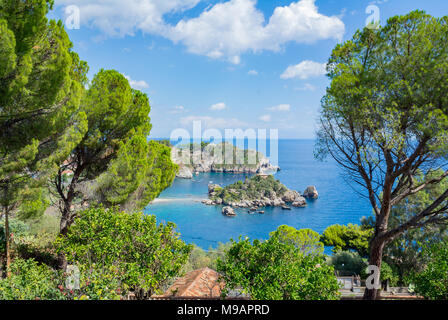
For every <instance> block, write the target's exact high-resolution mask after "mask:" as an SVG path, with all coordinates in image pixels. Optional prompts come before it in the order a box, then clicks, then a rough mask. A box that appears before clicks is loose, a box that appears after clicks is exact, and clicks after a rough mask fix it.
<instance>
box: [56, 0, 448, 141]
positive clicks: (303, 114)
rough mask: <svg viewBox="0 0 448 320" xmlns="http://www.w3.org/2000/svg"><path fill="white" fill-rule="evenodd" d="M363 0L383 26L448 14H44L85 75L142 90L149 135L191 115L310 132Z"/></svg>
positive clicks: (177, 10) (354, 8)
mask: <svg viewBox="0 0 448 320" xmlns="http://www.w3.org/2000/svg"><path fill="white" fill-rule="evenodd" d="M71 5H75V6H76V7H77V8H78V9H79V17H80V26H79V29H70V28H69V27H70V26H72V25H73V23H74V22H76V20H73V19H71V18H73V17H74V15H73V14H72V13H76V10H75V11H73V10H72V9H71V7H70V6H71ZM371 5H374V6H376V7H377V8H378V10H379V11H378V12H379V17H380V21H381V22H382V23H384V21H385V20H387V18H388V17H390V16H393V15H397V14H405V13H407V12H409V11H412V10H415V9H422V10H425V11H427V12H428V13H430V14H432V15H434V16H443V15H447V14H448V6H447V4H446V0H426V1H422V0H377V1H371V0H369V1H367V0H315V1H314V0H297V1H291V0H279V1H271V0H269V1H268V0H258V1H255V0H222V1H216V0H126V1H124V0H95V1H94V0H56V8H55V11H54V12H52V13H51V14H50V17H56V18H60V19H62V20H63V21H64V22H66V26H67V29H68V30H67V31H68V33H69V35H70V38H71V40H72V41H73V44H74V50H75V51H77V52H78V53H79V54H80V56H81V58H82V59H83V60H86V61H87V62H88V64H89V66H90V74H89V77H93V75H94V74H95V73H96V72H98V71H99V70H100V69H101V68H104V69H115V70H118V71H119V72H121V73H122V74H124V75H126V76H127V77H128V78H129V80H130V82H131V85H132V86H133V87H134V88H136V89H139V90H142V91H143V92H145V93H147V94H148V96H149V99H150V103H151V107H152V109H151V114H150V117H151V120H152V124H153V129H152V132H151V137H153V138H161V137H169V136H170V134H171V132H172V130H174V129H176V128H186V129H187V130H190V131H191V130H192V129H191V128H192V121H194V120H201V121H202V125H203V127H204V128H216V129H218V130H222V129H224V128H241V129H247V128H254V129H259V128H266V129H270V128H272V129H278V130H279V136H280V138H313V137H314V135H315V127H316V119H317V117H318V112H319V107H320V100H321V98H322V96H323V95H324V93H325V88H326V86H327V85H328V80H327V79H326V77H325V75H324V67H325V65H324V64H325V62H326V61H327V59H328V57H329V55H330V53H331V50H332V48H334V46H335V45H336V44H337V43H339V42H341V41H344V40H347V39H350V38H351V36H352V35H353V33H354V32H355V31H356V30H357V29H360V28H363V27H364V26H365V24H366V19H368V17H369V16H370V15H371V14H373V12H372V11H370V12H371V13H370V14H368V13H366V9H367V8H368V7H369V6H371ZM67 7H69V9H70V10H68V11H66V9H67Z"/></svg>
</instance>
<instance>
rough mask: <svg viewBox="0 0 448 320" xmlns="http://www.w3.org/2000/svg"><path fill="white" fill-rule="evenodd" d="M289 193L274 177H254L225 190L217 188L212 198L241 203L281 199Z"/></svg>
mask: <svg viewBox="0 0 448 320" xmlns="http://www.w3.org/2000/svg"><path fill="white" fill-rule="evenodd" d="M287 191H288V188H286V187H285V186H284V185H283V184H282V183H281V182H280V181H278V180H276V179H275V178H274V176H272V175H270V176H254V177H251V178H246V180H245V181H237V182H235V183H234V184H231V185H229V186H226V187H224V188H217V189H215V190H214V194H213V195H212V196H211V197H210V199H211V200H214V201H216V200H217V199H221V200H222V201H223V203H232V202H240V201H243V200H249V201H250V200H261V199H263V198H269V199H271V198H275V197H281V196H282V195H283V194H284V193H285V192H287Z"/></svg>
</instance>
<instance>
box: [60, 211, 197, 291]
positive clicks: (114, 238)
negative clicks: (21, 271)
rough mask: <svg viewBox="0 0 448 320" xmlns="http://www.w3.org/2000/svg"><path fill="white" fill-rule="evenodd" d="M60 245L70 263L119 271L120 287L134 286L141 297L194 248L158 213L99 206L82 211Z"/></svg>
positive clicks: (172, 273) (169, 274) (175, 269)
mask: <svg viewBox="0 0 448 320" xmlns="http://www.w3.org/2000/svg"><path fill="white" fill-rule="evenodd" d="M56 246H57V248H58V252H60V253H63V254H65V255H66V257H67V260H68V262H69V263H71V264H74V265H78V266H79V267H80V269H82V268H84V269H85V270H90V269H93V270H103V271H104V274H103V276H109V275H110V276H111V277H112V276H115V277H116V278H117V279H118V281H119V282H120V286H121V290H122V291H123V292H122V293H126V292H127V291H134V292H136V293H137V295H138V298H145V297H148V296H151V295H152V294H154V293H157V292H159V291H160V288H162V287H163V286H164V284H165V283H166V282H168V281H169V280H170V279H171V278H174V277H176V276H178V275H179V274H180V272H181V269H182V266H183V265H184V264H185V263H186V261H187V259H188V255H189V253H190V250H191V246H188V245H186V244H185V243H184V242H183V241H182V240H180V239H179V234H178V233H176V232H175V225H174V224H172V223H168V224H166V225H163V224H159V225H158V224H157V223H156V218H155V216H151V215H144V214H143V213H141V212H139V213H132V214H127V213H125V212H120V211H118V210H116V209H104V208H101V207H100V208H92V209H89V210H86V211H83V212H81V213H80V214H79V216H78V218H77V220H76V221H75V223H74V224H73V225H72V226H71V227H70V229H69V231H68V234H67V235H66V236H65V237H59V238H58V240H57V241H56ZM81 267H82V268H81Z"/></svg>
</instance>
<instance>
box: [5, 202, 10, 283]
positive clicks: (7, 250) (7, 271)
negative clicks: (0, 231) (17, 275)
mask: <svg viewBox="0 0 448 320" xmlns="http://www.w3.org/2000/svg"><path fill="white" fill-rule="evenodd" d="M5 241H6V248H5V250H6V268H5V269H6V277H8V278H9V277H10V276H11V231H10V230H9V212H8V206H6V207H5Z"/></svg>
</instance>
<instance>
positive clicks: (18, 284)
mask: <svg viewBox="0 0 448 320" xmlns="http://www.w3.org/2000/svg"><path fill="white" fill-rule="evenodd" d="M10 270H11V277H9V278H4V279H0V299H1V300H60V299H65V296H64V294H63V292H62V291H61V290H58V284H59V282H60V277H59V275H58V273H57V272H56V271H54V270H52V269H51V268H49V267H47V266H45V265H42V264H39V263H37V262H36V261H34V260H33V259H29V260H24V259H20V258H19V259H15V260H14V261H13V262H12V263H11V268H10Z"/></svg>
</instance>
